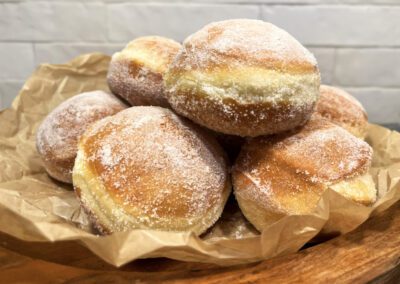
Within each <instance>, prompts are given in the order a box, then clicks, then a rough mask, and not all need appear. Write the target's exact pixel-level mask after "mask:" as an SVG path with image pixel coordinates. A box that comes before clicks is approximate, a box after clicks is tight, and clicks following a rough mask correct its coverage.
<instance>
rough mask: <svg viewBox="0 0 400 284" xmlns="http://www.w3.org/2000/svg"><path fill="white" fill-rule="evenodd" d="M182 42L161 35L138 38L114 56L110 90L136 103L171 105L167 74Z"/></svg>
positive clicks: (108, 76)
mask: <svg viewBox="0 0 400 284" xmlns="http://www.w3.org/2000/svg"><path fill="white" fill-rule="evenodd" d="M180 48H181V45H180V44H179V43H177V42H176V41H173V40H171V39H168V38H164V37H159V36H146V37H140V38H137V39H135V40H133V41H131V42H130V43H128V45H127V46H126V47H125V48H124V49H123V50H122V51H121V52H117V53H115V54H114V55H113V56H112V59H111V62H110V66H109V70H108V75H107V81H108V86H109V87H110V90H111V91H112V92H113V93H114V94H116V95H119V96H120V97H122V98H124V99H125V100H126V101H128V102H129V103H130V104H132V105H155V106H168V102H167V100H166V98H165V97H164V94H163V93H164V91H163V74H164V72H165V70H166V69H167V67H168V65H169V64H170V63H171V62H172V60H173V58H174V57H175V55H176V54H177V53H178V51H179V50H180Z"/></svg>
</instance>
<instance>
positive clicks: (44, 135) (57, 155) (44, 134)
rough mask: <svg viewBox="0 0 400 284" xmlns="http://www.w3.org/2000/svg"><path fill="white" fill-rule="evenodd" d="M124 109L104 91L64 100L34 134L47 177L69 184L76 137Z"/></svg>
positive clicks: (118, 101) (113, 97)
mask: <svg viewBox="0 0 400 284" xmlns="http://www.w3.org/2000/svg"><path fill="white" fill-rule="evenodd" d="M124 108H126V106H125V104H123V103H122V102H121V101H120V100H118V99H117V98H116V97H115V96H113V95H111V94H108V93H105V92H103V91H93V92H86V93H82V94H79V95H76V96H73V97H72V98H70V99H68V100H66V101H64V102H63V103H61V104H60V105H59V106H57V107H56V108H55V109H54V110H53V111H52V112H51V113H49V115H48V116H47V117H46V118H45V119H44V120H43V122H42V124H41V125H40V126H39V128H38V131H37V134H36V147H37V150H38V152H39V154H40V155H41V156H42V158H43V160H44V164H45V167H46V169H47V170H48V172H49V174H50V175H51V176H53V177H54V178H56V179H58V180H61V181H64V182H72V177H71V172H72V167H73V160H74V159H75V156H76V152H77V144H78V139H79V137H80V136H81V135H82V134H83V132H84V131H85V130H86V128H87V127H88V126H89V125H90V124H91V123H93V122H94V121H96V120H99V119H101V118H103V117H106V116H109V115H113V114H115V113H117V112H118V111H120V110H122V109H124Z"/></svg>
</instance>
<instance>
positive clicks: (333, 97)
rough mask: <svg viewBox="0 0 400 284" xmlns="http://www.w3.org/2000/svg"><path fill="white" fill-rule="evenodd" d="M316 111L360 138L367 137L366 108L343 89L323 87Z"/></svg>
mask: <svg viewBox="0 0 400 284" xmlns="http://www.w3.org/2000/svg"><path fill="white" fill-rule="evenodd" d="M315 111H316V112H317V113H319V114H320V115H321V116H323V117H325V118H326V119H328V120H330V121H331V122H333V123H335V124H337V125H339V126H341V127H343V128H344V129H346V130H348V131H349V132H350V133H352V134H353V135H355V136H357V137H359V138H364V137H365V135H366V132H367V123H368V118H367V113H366V111H365V109H364V107H363V106H362V105H361V103H360V102H359V101H357V99H356V98H354V97H352V96H351V95H350V94H349V93H347V92H345V91H344V90H342V89H339V88H336V87H332V86H326V85H321V87H320V98H319V100H318V102H317V104H316V107H315Z"/></svg>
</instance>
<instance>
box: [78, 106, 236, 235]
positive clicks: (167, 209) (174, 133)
mask: <svg viewBox="0 0 400 284" xmlns="http://www.w3.org/2000/svg"><path fill="white" fill-rule="evenodd" d="M73 180H74V188H75V191H76V193H77V196H78V197H79V199H80V201H81V204H82V206H83V208H84V209H85V211H86V212H87V213H88V215H89V216H90V218H91V220H92V223H93V225H94V226H95V227H96V228H97V229H98V230H99V231H100V232H101V233H103V234H108V233H113V232H118V231H127V230H130V229H153V230H162V231H176V232H185V231H192V232H194V233H196V234H197V235H200V234H201V233H203V232H204V231H205V230H207V229H208V228H209V227H211V226H212V225H213V224H214V223H215V222H216V221H217V219H218V218H219V217H220V215H221V213H222V210H223V208H224V205H225V202H226V200H227V198H228V196H229V193H230V190H231V188H230V179H229V176H228V172H227V165H226V160H225V156H224V153H223V151H222V149H221V148H220V147H219V145H218V143H217V142H216V141H215V140H214V139H213V137H212V136H209V135H208V134H207V133H206V132H204V131H202V130H201V129H200V128H199V127H198V126H195V125H194V124H193V123H191V122H190V121H187V120H185V119H183V118H180V117H178V116H177V115H176V114H174V113H173V112H172V111H171V110H169V109H163V108H160V107H150V106H147V107H146V106H139V107H132V108H129V109H127V110H125V111H122V112H120V113H118V114H117V115H115V116H112V117H108V118H105V119H103V120H100V121H98V122H96V123H95V124H93V125H92V126H91V127H90V128H89V129H88V130H87V131H86V132H85V134H84V135H83V136H82V138H81V140H80V142H79V150H78V156H77V158H76V161H75V167H74V172H73Z"/></svg>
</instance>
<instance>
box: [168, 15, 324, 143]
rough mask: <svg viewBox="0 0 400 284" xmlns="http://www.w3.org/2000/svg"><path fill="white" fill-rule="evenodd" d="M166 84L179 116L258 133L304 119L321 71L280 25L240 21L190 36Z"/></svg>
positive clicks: (217, 128) (231, 131) (316, 93)
mask: <svg viewBox="0 0 400 284" xmlns="http://www.w3.org/2000/svg"><path fill="white" fill-rule="evenodd" d="M164 83H165V87H166V90H165V92H166V96H167V98H168V101H169V103H170V105H171V106H172V108H173V109H174V110H175V111H177V112H178V113H179V114H181V115H183V116H186V117H188V118H190V119H191V120H193V121H195V122H196V123H198V124H201V125H203V126H205V127H208V128H210V129H212V130H215V131H218V132H222V133H225V134H232V135H238V136H258V135H265V134H273V133H278V132H282V131H286V130H289V129H292V128H293V127H296V126H298V125H301V124H304V123H305V122H306V121H307V120H308V119H309V117H310V115H311V113H312V112H313V109H314V104H315V102H316V101H317V99H318V96H319V85H320V73H319V70H318V67H317V62H316V60H315V58H314V56H313V55H312V54H311V53H310V52H309V51H308V50H307V49H306V48H304V47H303V46H302V45H301V44H300V43H299V42H298V41H297V40H296V39H294V38H293V37H292V36H291V35H289V34H288V33H287V32H285V31H284V30H281V29H279V28H278V27H276V26H274V25H272V24H270V23H267V22H263V21H259V20H245V19H239V20H227V21H221V22H216V23H211V24H209V25H207V26H205V27H204V28H202V29H201V30H199V31H198V32H196V33H194V34H193V35H191V36H189V37H188V38H187V39H186V40H185V41H184V43H183V48H182V50H181V51H180V52H179V53H178V55H177V56H176V58H175V60H174V61H173V63H172V64H171V65H170V67H169V68H168V71H167V72H166V73H165V74H164Z"/></svg>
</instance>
